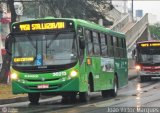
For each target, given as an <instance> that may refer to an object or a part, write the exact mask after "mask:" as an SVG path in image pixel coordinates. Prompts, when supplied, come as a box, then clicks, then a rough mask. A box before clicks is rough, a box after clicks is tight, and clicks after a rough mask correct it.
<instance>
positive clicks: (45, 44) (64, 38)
mask: <svg viewBox="0 0 160 113" xmlns="http://www.w3.org/2000/svg"><path fill="white" fill-rule="evenodd" d="M12 51H13V52H12V57H13V61H12V62H13V65H15V66H48V65H63V64H69V63H73V62H75V61H76V59H77V49H76V40H75V37H74V33H72V32H71V33H60V32H59V33H56V34H38V35H37V34H36V35H35V34H27V35H14V44H13V50H12Z"/></svg>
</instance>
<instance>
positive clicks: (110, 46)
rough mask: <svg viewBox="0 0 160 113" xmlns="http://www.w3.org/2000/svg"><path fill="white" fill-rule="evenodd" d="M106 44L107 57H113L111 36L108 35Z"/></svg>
mask: <svg viewBox="0 0 160 113" xmlns="http://www.w3.org/2000/svg"><path fill="white" fill-rule="evenodd" d="M107 42H108V55H109V56H110V57H113V56H114V48H113V36H110V35H108V36H107Z"/></svg>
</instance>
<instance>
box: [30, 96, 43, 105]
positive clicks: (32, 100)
mask: <svg viewBox="0 0 160 113" xmlns="http://www.w3.org/2000/svg"><path fill="white" fill-rule="evenodd" d="M39 98H40V93H28V99H29V101H30V104H31V105H38V103H39Z"/></svg>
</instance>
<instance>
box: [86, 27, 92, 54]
mask: <svg viewBox="0 0 160 113" xmlns="http://www.w3.org/2000/svg"><path fill="white" fill-rule="evenodd" d="M91 33H92V32H91V31H89V30H85V37H86V39H87V53H88V55H89V56H92V55H93V39H92V36H91Z"/></svg>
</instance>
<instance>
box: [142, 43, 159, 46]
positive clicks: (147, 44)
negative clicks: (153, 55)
mask: <svg viewBox="0 0 160 113" xmlns="http://www.w3.org/2000/svg"><path fill="white" fill-rule="evenodd" d="M140 46H141V47H158V46H160V42H158V43H157V42H156V43H143V44H140Z"/></svg>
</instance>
